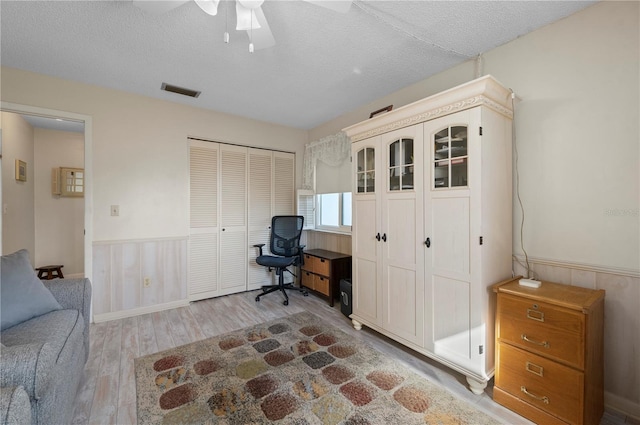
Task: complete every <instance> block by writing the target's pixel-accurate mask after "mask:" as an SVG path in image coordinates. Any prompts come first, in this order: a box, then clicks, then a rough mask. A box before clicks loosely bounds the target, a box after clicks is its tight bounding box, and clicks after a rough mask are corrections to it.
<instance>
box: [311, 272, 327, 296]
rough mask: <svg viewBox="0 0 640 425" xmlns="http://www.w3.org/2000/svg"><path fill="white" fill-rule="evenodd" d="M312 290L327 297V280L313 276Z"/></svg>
mask: <svg viewBox="0 0 640 425" xmlns="http://www.w3.org/2000/svg"><path fill="white" fill-rule="evenodd" d="M313 289H314V290H316V291H318V292H320V293H321V294H324V295H329V279H328V278H326V277H323V276H318V275H315V279H314V282H313Z"/></svg>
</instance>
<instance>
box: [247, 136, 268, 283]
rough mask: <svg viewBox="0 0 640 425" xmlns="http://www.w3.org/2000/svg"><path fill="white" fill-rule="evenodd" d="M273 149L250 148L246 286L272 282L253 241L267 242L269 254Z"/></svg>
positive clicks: (266, 251) (258, 242) (256, 242)
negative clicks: (247, 277) (257, 261)
mask: <svg viewBox="0 0 640 425" xmlns="http://www.w3.org/2000/svg"><path fill="white" fill-rule="evenodd" d="M272 156H273V155H272V153H271V151H267V150H264V149H249V201H248V202H249V241H248V242H249V243H248V249H249V279H248V282H247V289H248V290H253V289H259V288H260V287H261V286H262V285H270V284H271V273H269V270H268V269H267V268H266V267H264V266H261V265H259V264H256V257H257V256H258V253H259V251H258V249H257V248H254V246H253V245H256V244H261V243H263V244H265V246H264V247H262V252H263V253H264V254H269V234H270V227H271V216H272V212H271V211H272V205H271V199H272V198H273V158H272Z"/></svg>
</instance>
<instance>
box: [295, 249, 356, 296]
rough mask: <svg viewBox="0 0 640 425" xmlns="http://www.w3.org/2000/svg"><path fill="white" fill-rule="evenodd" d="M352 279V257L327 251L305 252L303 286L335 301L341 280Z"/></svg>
mask: <svg viewBox="0 0 640 425" xmlns="http://www.w3.org/2000/svg"><path fill="white" fill-rule="evenodd" d="M350 278H351V256H350V255H348V254H341V253H339V252H333V251H327V250H326V249H310V250H308V251H304V264H303V265H302V286H304V287H306V288H308V289H311V290H312V291H315V292H319V293H321V294H323V295H325V296H327V297H328V298H329V305H330V306H331V307H333V300H334V298H336V297H337V296H338V294H339V293H340V279H350Z"/></svg>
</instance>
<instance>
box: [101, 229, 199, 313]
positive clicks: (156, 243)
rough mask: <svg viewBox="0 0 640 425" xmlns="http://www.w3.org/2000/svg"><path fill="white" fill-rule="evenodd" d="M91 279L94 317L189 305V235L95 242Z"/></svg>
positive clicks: (146, 311)
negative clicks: (146, 281) (146, 283)
mask: <svg viewBox="0 0 640 425" xmlns="http://www.w3.org/2000/svg"><path fill="white" fill-rule="evenodd" d="M145 279H148V282H149V283H148V285H147V286H145ZM91 282H92V284H93V319H94V321H95V322H101V321H106V320H113V319H118V318H123V317H130V316H136V315H139V314H146V313H150V312H154V311H159V310H166V309H170V308H176V307H179V306H182V305H187V304H188V301H187V237H184V238H166V239H164V238H163V239H143V240H127V241H101V242H94V243H93V277H92V279H91Z"/></svg>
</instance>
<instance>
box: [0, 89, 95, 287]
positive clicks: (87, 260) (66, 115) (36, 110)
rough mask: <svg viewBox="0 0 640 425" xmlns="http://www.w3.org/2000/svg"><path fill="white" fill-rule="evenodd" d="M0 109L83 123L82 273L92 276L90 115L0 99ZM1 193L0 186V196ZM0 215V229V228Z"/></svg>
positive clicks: (91, 152) (91, 149) (91, 126)
mask: <svg viewBox="0 0 640 425" xmlns="http://www.w3.org/2000/svg"><path fill="white" fill-rule="evenodd" d="M0 111H2V112H12V113H16V114H26V115H36V116H40V117H45V118H62V119H67V120H72V121H80V122H83V123H84V172H85V186H84V275H85V276H86V277H88V278H89V279H91V278H92V277H93V261H92V260H93V246H92V241H93V163H92V158H93V140H92V138H91V135H92V133H93V123H92V117H91V116H90V115H83V114H76V113H74V112H67V111H60V110H57V109H47V108H40V107H37V106H29V105H21V104H18V103H10V102H4V101H0ZM1 195H2V192H1V188H0V196H1ZM1 224H2V215H0V229H1V228H2V226H1ZM1 250H2V238H1V235H0V251H1Z"/></svg>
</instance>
